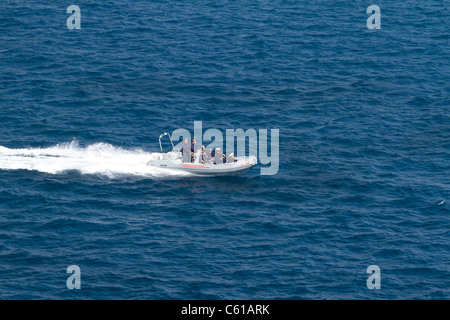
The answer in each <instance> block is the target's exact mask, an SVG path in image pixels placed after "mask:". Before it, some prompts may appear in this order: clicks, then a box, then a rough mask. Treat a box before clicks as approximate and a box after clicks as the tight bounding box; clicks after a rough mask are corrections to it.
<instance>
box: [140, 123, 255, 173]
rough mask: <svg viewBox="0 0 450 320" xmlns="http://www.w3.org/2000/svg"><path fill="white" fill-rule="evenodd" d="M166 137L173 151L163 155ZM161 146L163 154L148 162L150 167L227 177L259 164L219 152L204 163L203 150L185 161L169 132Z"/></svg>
mask: <svg viewBox="0 0 450 320" xmlns="http://www.w3.org/2000/svg"><path fill="white" fill-rule="evenodd" d="M165 135H168V136H169V139H170V142H171V143H172V151H170V152H166V153H163V152H162V147H161V138H162V137H163V136H165ZM159 146H160V149H161V153H158V154H156V155H155V156H154V158H153V159H151V160H150V161H148V162H147V165H148V166H153V167H157V168H166V169H171V170H181V171H184V172H189V173H191V174H195V175H202V176H226V175H239V174H243V173H245V172H247V171H249V170H250V169H251V168H253V167H254V166H255V165H256V164H257V160H256V157H255V156H244V157H234V156H233V154H231V155H229V156H228V157H224V156H223V155H222V154H221V153H219V152H218V153H217V154H215V156H214V157H213V158H212V159H209V161H206V162H205V163H204V161H201V150H198V151H197V152H196V153H195V155H193V157H192V158H191V157H189V158H190V159H189V160H190V161H186V157H184V159H183V156H182V153H181V152H180V150H178V149H176V148H174V146H173V141H172V139H171V137H170V134H169V133H168V132H165V133H164V134H162V135H160V137H159ZM223 158H225V159H226V160H225V161H226V162H224V160H223ZM183 160H184V161H183Z"/></svg>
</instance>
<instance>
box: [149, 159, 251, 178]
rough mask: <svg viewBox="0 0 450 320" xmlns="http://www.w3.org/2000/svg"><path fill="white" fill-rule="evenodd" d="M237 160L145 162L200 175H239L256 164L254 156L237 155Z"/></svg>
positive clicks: (155, 160) (158, 166) (161, 160)
mask: <svg viewBox="0 0 450 320" xmlns="http://www.w3.org/2000/svg"><path fill="white" fill-rule="evenodd" d="M236 160H237V161H235V162H232V163H223V164H202V163H190V162H182V161H181V159H164V158H163V159H154V160H150V161H149V162H147V165H148V166H153V167H157V168H165V169H171V170H180V171H184V172H189V173H192V174H195V175H201V176H228V175H240V174H243V173H245V172H247V171H249V170H250V169H251V168H253V167H254V166H255V165H256V164H257V160H256V157H254V156H249V157H239V158H236Z"/></svg>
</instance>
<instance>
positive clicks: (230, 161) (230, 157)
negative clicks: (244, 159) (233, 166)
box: [227, 153, 237, 163]
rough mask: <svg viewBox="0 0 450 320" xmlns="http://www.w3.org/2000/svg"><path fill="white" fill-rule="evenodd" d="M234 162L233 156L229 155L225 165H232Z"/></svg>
mask: <svg viewBox="0 0 450 320" xmlns="http://www.w3.org/2000/svg"><path fill="white" fill-rule="evenodd" d="M235 161H237V160H236V159H235V158H234V154H233V153H230V154H229V155H228V157H227V163H233V162H235Z"/></svg>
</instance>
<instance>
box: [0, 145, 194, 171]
mask: <svg viewBox="0 0 450 320" xmlns="http://www.w3.org/2000/svg"><path fill="white" fill-rule="evenodd" d="M157 155H158V153H149V152H145V151H143V150H141V149H132V150H126V149H123V148H121V147H115V146H113V145H110V144H108V143H96V144H93V145H90V146H87V147H80V146H79V145H78V143H77V142H76V141H73V142H71V143H63V144H58V145H56V146H53V147H49V148H26V149H9V148H6V147H3V146H0V170H18V169H25V170H36V171H40V172H45V173H49V174H59V173H64V172H67V171H72V170H76V171H78V172H80V173H82V174H98V175H105V176H107V177H110V178H115V177H118V176H123V175H134V176H142V177H154V178H164V177H177V176H187V175H189V174H188V173H184V172H179V171H174V170H170V169H165V168H155V167H151V166H147V162H148V161H149V160H150V159H152V158H155V156H157Z"/></svg>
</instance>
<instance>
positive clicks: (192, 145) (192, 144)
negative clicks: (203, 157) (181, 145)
mask: <svg viewBox="0 0 450 320" xmlns="http://www.w3.org/2000/svg"><path fill="white" fill-rule="evenodd" d="M196 147H197V146H196V143H195V137H194V138H192V140H191V162H194V155H195V151H196V150H195V149H197V148H196Z"/></svg>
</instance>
